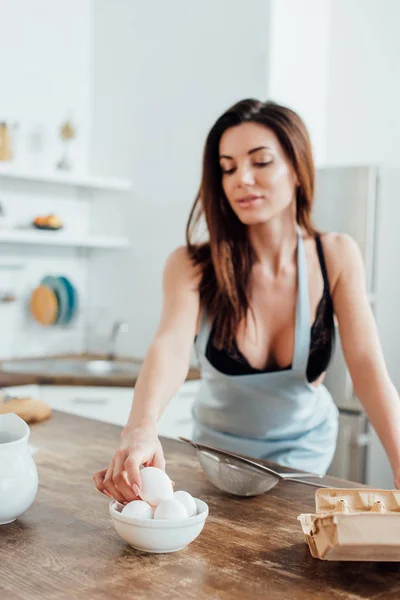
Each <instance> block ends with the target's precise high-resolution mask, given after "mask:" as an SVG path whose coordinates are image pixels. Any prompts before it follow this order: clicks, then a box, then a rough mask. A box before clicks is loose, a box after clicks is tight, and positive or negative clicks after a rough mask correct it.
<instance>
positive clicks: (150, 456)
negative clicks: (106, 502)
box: [93, 425, 165, 503]
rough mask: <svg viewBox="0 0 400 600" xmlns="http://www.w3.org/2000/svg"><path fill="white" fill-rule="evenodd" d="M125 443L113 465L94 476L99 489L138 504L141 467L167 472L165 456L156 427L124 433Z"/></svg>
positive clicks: (121, 446)
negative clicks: (156, 468) (155, 468)
mask: <svg viewBox="0 0 400 600" xmlns="http://www.w3.org/2000/svg"><path fill="white" fill-rule="evenodd" d="M121 437H122V442H121V445H120V447H119V448H118V450H117V451H116V453H115V454H114V456H113V458H112V459H111V462H110V464H109V465H108V467H107V468H106V469H101V470H100V471H97V472H96V473H95V474H94V475H93V480H94V482H95V484H96V487H97V489H98V490H99V491H100V492H102V493H103V494H105V495H106V496H109V497H112V498H114V499H115V500H117V501H118V502H121V503H126V502H131V501H132V500H137V498H138V497H139V495H140V485H141V478H140V471H139V469H140V467H141V465H145V466H146V467H158V468H159V469H163V470H165V459H164V453H163V450H162V446H161V443H160V440H159V439H158V436H157V430H156V428H155V427H153V426H150V425H146V426H143V425H142V426H139V427H136V428H135V429H133V430H131V431H127V432H123V433H122V436H121Z"/></svg>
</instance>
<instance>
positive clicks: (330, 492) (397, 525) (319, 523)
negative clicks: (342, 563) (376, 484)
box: [297, 488, 400, 561]
mask: <svg viewBox="0 0 400 600" xmlns="http://www.w3.org/2000/svg"><path fill="white" fill-rule="evenodd" d="M315 507H316V511H315V514H301V515H299V517H297V518H298V520H299V521H300V523H301V526H302V528H303V533H304V537H305V541H306V543H307V544H308V546H309V548H310V552H311V555H312V556H313V557H314V558H319V559H321V560H346V561H360V560H361V561H400V490H375V489H368V488H360V489H338V488H332V489H326V488H324V489H318V490H317V491H316V492H315Z"/></svg>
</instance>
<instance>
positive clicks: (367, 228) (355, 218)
mask: <svg viewBox="0 0 400 600" xmlns="http://www.w3.org/2000/svg"><path fill="white" fill-rule="evenodd" d="M314 222H315V224H316V225H317V227H318V228H320V229H322V230H325V231H337V232H343V233H348V234H350V235H351V236H352V237H353V238H354V239H355V240H356V241H357V243H358V244H359V246H360V249H361V252H362V256H363V259H364V263H365V274H366V285H367V291H368V297H369V300H370V303H371V306H372V309H373V312H374V315H375V319H376V321H377V325H378V331H379V335H380V339H381V343H382V347H383V352H384V356H385V359H386V363H387V366H388V369H389V373H390V375H391V377H392V380H393V382H394V384H395V385H396V387H397V389H400V369H399V367H398V366H397V359H398V357H399V356H400V278H399V277H398V273H397V267H396V265H397V263H398V260H399V256H400V235H399V227H400V170H398V169H392V168H386V167H385V168H382V167H379V166H373V165H372V166H371V165H365V166H347V167H326V168H319V169H317V175H316V196H315V207H314ZM325 385H326V386H327V388H328V389H329V391H330V392H331V394H332V396H333V398H334V400H335V402H336V404H337V406H338V407H339V411H340V416H339V437H338V444H337V450H336V454H335V456H334V459H333V462H332V464H331V467H330V469H329V473H330V474H332V475H336V476H338V477H343V478H346V479H351V480H354V481H358V482H360V483H367V484H368V485H371V486H376V487H383V488H392V487H393V478H392V473H391V469H390V466H389V462H388V460H387V458H386V456H385V453H384V451H383V447H382V445H381V443H380V441H379V440H378V438H377V436H376V434H375V432H374V430H373V428H372V427H371V426H370V424H369V423H368V419H367V418H366V416H365V414H364V412H363V409H362V405H361V403H360V401H359V400H358V398H357V397H356V395H355V393H354V390H353V385H352V381H351V377H350V374H349V372H348V370H347V367H346V363H345V360H344V356H343V352H342V347H341V344H340V336H339V332H338V331H337V347H336V353H335V357H334V359H333V362H332V364H331V365H330V367H329V369H328V373H327V376H326V379H325Z"/></svg>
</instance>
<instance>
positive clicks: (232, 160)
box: [219, 123, 297, 225]
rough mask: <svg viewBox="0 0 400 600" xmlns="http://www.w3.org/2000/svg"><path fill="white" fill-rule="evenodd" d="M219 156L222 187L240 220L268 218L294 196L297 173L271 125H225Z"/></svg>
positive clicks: (250, 221) (253, 222)
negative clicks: (228, 127) (268, 126)
mask: <svg viewBox="0 0 400 600" xmlns="http://www.w3.org/2000/svg"><path fill="white" fill-rule="evenodd" d="M219 156H220V166H221V171H222V187H223V190H224V192H225V195H226V197H227V199H228V202H229V204H230V205H231V207H232V210H233V211H234V212H235V214H236V215H237V217H238V218H239V219H240V221H242V223H244V224H246V225H257V224H261V223H263V222H266V221H269V220H270V219H272V218H273V217H275V216H277V215H278V214H279V213H281V212H282V211H283V210H284V209H285V208H287V207H288V206H289V205H290V204H291V203H292V201H293V200H294V198H295V189H296V186H297V177H296V174H295V172H294V169H293V167H292V165H291V163H290V162H289V160H288V159H287V157H286V155H285V153H284V151H283V148H282V146H281V145H280V143H279V141H278V138H277V137H276V135H275V134H274V132H273V131H272V130H271V129H268V128H267V127H265V126H264V125H259V124H258V123H242V124H241V125H237V126H236V127H231V128H230V129H227V130H226V131H225V132H224V133H223V135H222V137H221V140H220V144H219Z"/></svg>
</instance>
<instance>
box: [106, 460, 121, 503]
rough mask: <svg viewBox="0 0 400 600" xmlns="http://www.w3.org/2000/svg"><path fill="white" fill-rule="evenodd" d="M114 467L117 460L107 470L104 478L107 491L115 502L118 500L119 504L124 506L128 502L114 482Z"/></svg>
mask: <svg viewBox="0 0 400 600" xmlns="http://www.w3.org/2000/svg"><path fill="white" fill-rule="evenodd" d="M114 465H115V459H114V458H113V459H112V461H111V462H110V465H109V467H108V469H107V472H106V476H105V477H104V487H105V489H106V490H108V491H109V492H110V494H111V496H112V497H113V498H114V499H115V500H117V502H120V503H121V504H123V503H124V502H126V500H125V498H124V496H123V494H121V492H120V491H119V489H118V488H117V487H116V485H115V484H114V481H113V474H114Z"/></svg>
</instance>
